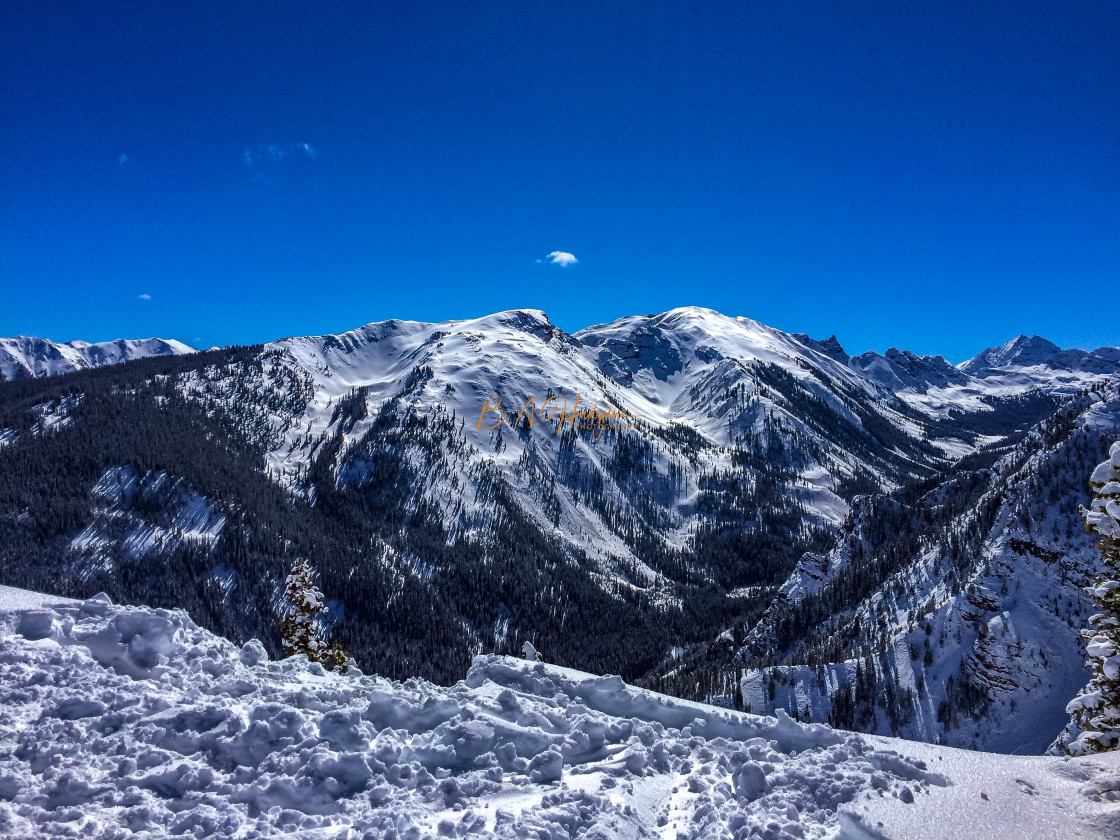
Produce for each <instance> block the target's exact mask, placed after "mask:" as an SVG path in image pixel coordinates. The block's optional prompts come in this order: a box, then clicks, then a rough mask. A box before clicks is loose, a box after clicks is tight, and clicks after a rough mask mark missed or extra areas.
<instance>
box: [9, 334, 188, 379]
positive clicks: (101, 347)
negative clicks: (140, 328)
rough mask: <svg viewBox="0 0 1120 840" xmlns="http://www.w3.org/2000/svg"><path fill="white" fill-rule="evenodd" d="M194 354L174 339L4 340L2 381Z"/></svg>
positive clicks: (19, 337)
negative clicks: (133, 360) (95, 340)
mask: <svg viewBox="0 0 1120 840" xmlns="http://www.w3.org/2000/svg"><path fill="white" fill-rule="evenodd" d="M194 352H195V351H194V348H192V347H188V346H187V345H186V344H183V343H182V342H181V341H175V340H174V339H162V338H142V339H118V340H117V341H102V342H98V343H95V344H91V343H90V342H88V341H66V342H56V341H49V340H48V339H45V338H31V337H28V336H24V335H19V336H16V337H15V338H0V380H4V379H30V378H32V377H36V376H55V375H57V374H60V373H71V372H73V371H75V370H85V369H87V368H94V367H102V366H104V365H115V364H118V363H119V362H127V361H130V360H132V359H144V358H147V357H149V356H178V355H183V354H185V353H194Z"/></svg>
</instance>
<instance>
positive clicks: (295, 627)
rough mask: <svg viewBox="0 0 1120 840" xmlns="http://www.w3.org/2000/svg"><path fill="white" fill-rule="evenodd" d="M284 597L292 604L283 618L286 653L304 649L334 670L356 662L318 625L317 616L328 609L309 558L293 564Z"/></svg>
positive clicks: (301, 651) (312, 657)
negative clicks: (308, 560)
mask: <svg viewBox="0 0 1120 840" xmlns="http://www.w3.org/2000/svg"><path fill="white" fill-rule="evenodd" d="M284 597H285V598H286V599H287V601H288V603H289V604H290V605H291V607H290V610H289V612H288V615H287V616H286V617H285V618H284V620H283V621H281V622H280V633H281V635H282V637H283V644H284V655H285V656H295V655H297V654H301V653H302V654H303V655H304V656H306V657H307V658H308V659H309V660H310V661H312V662H318V663H320V664H322V665H324V666H325V667H327V668H330V669H332V670H335V671H345V670H346V669H347V668H349V667H350V666H352V665H353V664H354V660H353V659H351V658H350V655H349V654H348V653H347V652H346V651H345V650H343V649H342V646H341V645H338V644H334V645H328V644H327V642H326V641H325V640H324V639H323V637H322V634H321V633H320V631H319V628H318V627H317V626H316V625H315V616H317V615H319V614H320V613H325V612H326V611H327V607H326V604H325V603H324V599H323V593H322V592H321V591H320V589H319V587H318V586H316V585H315V580H314V573H313V572H312V569H311V564H310V563H308V562H307V561H306V560H302V559H301V560H298V561H297V562H296V564H295V566H294V567H293V568H292V571H291V574H289V575H288V579H287V581H285V584H284Z"/></svg>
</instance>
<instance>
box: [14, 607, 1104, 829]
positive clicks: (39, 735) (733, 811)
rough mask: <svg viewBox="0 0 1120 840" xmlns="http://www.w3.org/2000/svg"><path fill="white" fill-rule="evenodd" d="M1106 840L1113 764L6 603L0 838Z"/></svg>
mask: <svg viewBox="0 0 1120 840" xmlns="http://www.w3.org/2000/svg"><path fill="white" fill-rule="evenodd" d="M165 834H173V835H188V836H191V835H193V836H197V837H204V836H231V837H263V836H272V835H280V834H283V835H284V836H288V837H304V838H362V837H416V838H419V837H427V836H431V837H435V836H452V837H455V836H497V837H549V838H560V837H574V836H582V837H604V838H605V837H665V838H677V837H743V838H746V837H757V838H771V840H774V839H776V838H825V837H831V838H848V840H854V839H855V838H863V839H864V840H866V838H883V837H888V838H921V837H954V838H992V837H1021V838H1027V837H1038V838H1042V837H1045V838H1088V837H1116V836H1120V755H1116V754H1113V755H1110V756H1104V757H1097V758H1092V759H1076V760H1064V759H1058V758H1041V757H1039V758H1021V757H1009V756H996V755H988V754H983V753H966V752H961V751H958V750H953V749H948V748H944V747H934V746H930V745H926V744H913V743H908V742H902V741H893V740H891V739H887V738H879V737H871V736H862V735H855V734H851V733H844V732H839V731H833V730H831V729H829V728H828V727H825V726H822V725H803V724H798V723H795V722H793V721H791V720H790V719H789V718H788V717H786V716H785V715H784V714H779V716H778V717H777V718H769V717H759V716H754V715H744V714H736V713H732V712H729V711H726V710H721V709H716V708H713V707H709V706H703V705H700V704H695V703H689V702H686V701H682V700H676V699H672V698H669V697H665V696H662V695H658V694H654V693H651V692H648V691H643V690H640V689H635V688H632V687H629V686H627V685H625V684H623V683H622V682H621V680H619V679H618V678H617V677H596V676H592V675H589V674H584V673H580V672H577V671H571V670H567V669H564V668H559V667H555V666H549V665H544V664H539V663H533V664H530V663H526V662H523V661H520V660H516V659H510V658H506V657H498V656H481V657H477V658H476V659H475V661H474V664H473V666H472V667H471V669H470V672H469V673H468V674H467V676H466V678H465V679H464V680H463V681H462V682H459V683H457V684H456V685H453V686H451V687H449V688H444V687H440V686H436V685H432V684H430V683H426V682H423V681H419V680H409V681H407V682H404V683H398V682H390V681H387V680H384V679H382V678H379V677H369V676H363V675H360V674H358V673H357V672H351V673H348V674H346V675H342V676H339V675H334V674H328V673H326V672H323V671H322V670H319V669H318V668H317V666H312V667H310V668H309V667H308V665H307V662H306V661H305V660H303V659H302V658H293V659H289V660H284V661H281V662H269V661H267V660H266V658H265V654H264V651H263V648H262V647H261V646H260V644H259V643H257V642H255V641H253V642H249V643H248V644H246V645H245V646H244V647H242V648H240V649H238V648H236V647H235V646H234V645H232V644H231V643H229V642H228V641H226V640H224V639H221V638H219V637H217V636H214V635H212V634H210V633H208V632H206V631H204V630H202V629H200V628H199V627H197V626H196V625H195V624H194V623H193V622H192V621H191V620H190V619H189V618H188V617H187V615H186V614H185V613H183V612H181V611H167V610H157V609H146V608H137V607H118V606H114V605H112V604H111V603H109V601H108V600H107V599H105V598H103V597H98V598H93V599H90V600H88V601H85V602H77V601H66V600H64V599H53V598H49V597H47V596H39V595H36V594H34V593H28V592H22V591H20V590H12V589H6V588H0V836H4V837H18V838H33V837H127V836H135V835H142V836H164V835H165Z"/></svg>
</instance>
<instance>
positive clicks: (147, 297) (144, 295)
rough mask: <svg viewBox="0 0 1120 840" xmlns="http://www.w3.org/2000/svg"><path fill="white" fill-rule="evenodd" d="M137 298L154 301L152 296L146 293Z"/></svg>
mask: <svg viewBox="0 0 1120 840" xmlns="http://www.w3.org/2000/svg"><path fill="white" fill-rule="evenodd" d="M137 297H138V298H140V300H151V299H152V296H151V295H150V294H148V293H147V292H144V294H142V295H137Z"/></svg>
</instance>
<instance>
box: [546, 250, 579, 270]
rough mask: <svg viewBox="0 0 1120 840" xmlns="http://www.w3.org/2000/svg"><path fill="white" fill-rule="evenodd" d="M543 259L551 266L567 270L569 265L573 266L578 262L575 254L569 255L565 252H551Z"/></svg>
mask: <svg viewBox="0 0 1120 840" xmlns="http://www.w3.org/2000/svg"><path fill="white" fill-rule="evenodd" d="M545 259H547V260H548V261H549V262H550V263H551V264H552V265H558V266H560V267H561V268H567V267H568V266H570V265H575V264H576V263H578V262H579V260H577V259H576V255H575V254H570V253H568V252H567V251H553V252H552V253H550V254H549V255H548V256H547V257H546V258H545Z"/></svg>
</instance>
